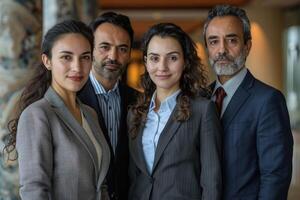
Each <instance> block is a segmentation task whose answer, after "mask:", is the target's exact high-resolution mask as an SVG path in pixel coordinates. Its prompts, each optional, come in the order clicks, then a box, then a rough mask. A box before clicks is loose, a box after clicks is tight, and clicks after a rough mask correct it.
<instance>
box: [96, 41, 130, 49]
mask: <svg viewBox="0 0 300 200" xmlns="http://www.w3.org/2000/svg"><path fill="white" fill-rule="evenodd" d="M101 45H109V46H113V45H111V44H110V43H108V42H101V43H99V44H98V46H101ZM117 47H128V48H129V45H128V44H120V45H117Z"/></svg>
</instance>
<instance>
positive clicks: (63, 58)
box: [60, 55, 72, 61]
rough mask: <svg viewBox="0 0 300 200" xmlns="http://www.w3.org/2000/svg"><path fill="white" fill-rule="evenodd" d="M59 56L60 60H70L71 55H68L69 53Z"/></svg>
mask: <svg viewBox="0 0 300 200" xmlns="http://www.w3.org/2000/svg"><path fill="white" fill-rule="evenodd" d="M60 58H61V59H62V60H65V61H70V60H72V56H70V55H62V56H61V57H60Z"/></svg>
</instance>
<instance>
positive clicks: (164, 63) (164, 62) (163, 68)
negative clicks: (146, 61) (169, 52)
mask: <svg viewBox="0 0 300 200" xmlns="http://www.w3.org/2000/svg"><path fill="white" fill-rule="evenodd" d="M167 69H168V63H167V59H166V58H162V59H161V60H160V62H159V63H158V70H159V71H166V70H167Z"/></svg>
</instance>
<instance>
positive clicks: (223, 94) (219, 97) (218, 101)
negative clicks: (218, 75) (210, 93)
mask: <svg viewBox="0 0 300 200" xmlns="http://www.w3.org/2000/svg"><path fill="white" fill-rule="evenodd" d="M215 95H216V101H215V102H216V106H217V110H218V111H219V115H221V112H222V105H223V99H224V97H226V95H227V94H226V92H225V90H224V89H223V88H222V87H218V88H217V90H216V92H215Z"/></svg>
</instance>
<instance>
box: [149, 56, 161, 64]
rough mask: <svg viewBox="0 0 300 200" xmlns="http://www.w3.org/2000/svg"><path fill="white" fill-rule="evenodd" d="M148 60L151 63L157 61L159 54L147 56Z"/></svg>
mask: <svg viewBox="0 0 300 200" xmlns="http://www.w3.org/2000/svg"><path fill="white" fill-rule="evenodd" d="M149 60H150V61H151V62H153V63H157V62H159V56H156V55H152V56H150V57H149Z"/></svg>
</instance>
